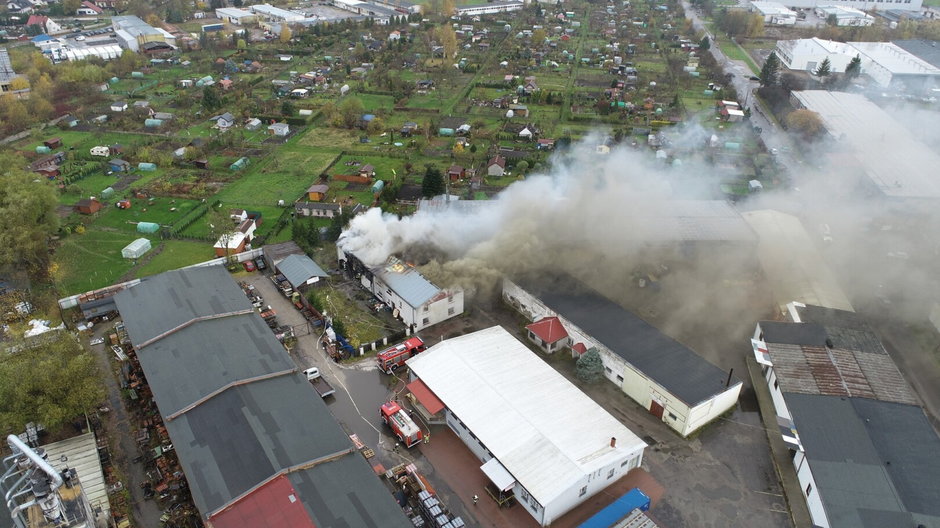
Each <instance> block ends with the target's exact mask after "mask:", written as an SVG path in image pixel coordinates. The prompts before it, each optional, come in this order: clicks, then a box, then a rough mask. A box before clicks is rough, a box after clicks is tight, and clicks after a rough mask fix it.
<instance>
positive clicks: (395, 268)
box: [336, 242, 464, 332]
mask: <svg viewBox="0 0 940 528" xmlns="http://www.w3.org/2000/svg"><path fill="white" fill-rule="evenodd" d="M336 253H337V258H338V259H339V265H340V267H341V268H342V269H344V270H346V274H347V275H348V276H349V277H351V278H353V279H356V280H358V281H359V282H360V284H362V287H363V288H365V289H366V290H368V291H369V292H370V293H372V295H375V297H376V298H378V299H379V300H380V301H382V302H383V303H385V304H386V305H387V306H388V307H389V308H391V309H392V313H393V315H394V316H395V317H396V318H398V319H400V320H401V321H402V322H403V323H405V325H406V326H408V327H409V328H410V329H411V331H413V332H417V331H418V330H422V329H424V328H427V327H429V326H432V325H435V324H437V323H439V322H441V321H445V320H447V319H450V318H451V317H456V316H458V315H460V314H462V313H463V304H464V297H463V290H462V289H460V288H457V287H454V288H440V287H438V286H435V285H434V284H432V283H431V281H429V280H428V279H426V278H425V277H424V275H422V274H421V272H419V271H418V270H417V269H416V268H415V267H414V266H412V265H411V264H408V263H406V262H402V261H401V260H399V259H398V258H396V257H389V258H388V260H386V261H385V262H383V263H381V264H379V265H372V266H370V265H368V264H366V263H365V262H364V261H363V260H361V259H360V258H359V257H358V256H357V255H356V252H355V251H353V250H351V249H349V250H347V249H344V246H343V244H342V242H340V243H338V244H337V245H336Z"/></svg>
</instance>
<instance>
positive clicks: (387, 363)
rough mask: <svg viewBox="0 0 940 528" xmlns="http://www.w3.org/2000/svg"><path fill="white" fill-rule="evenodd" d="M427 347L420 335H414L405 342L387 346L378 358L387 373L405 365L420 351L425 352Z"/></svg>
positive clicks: (381, 367)
mask: <svg viewBox="0 0 940 528" xmlns="http://www.w3.org/2000/svg"><path fill="white" fill-rule="evenodd" d="M425 350H426V347H425V346H424V341H422V340H421V338H420V337H417V336H415V337H412V338H410V339H408V340H407V341H405V342H404V343H401V344H398V345H395V346H393V347H391V348H387V349H385V350H383V351H382V352H379V355H378V356H376V360H377V361H378V363H379V369H381V370H382V372H384V373H386V374H391V373H392V371H393V370H395V369H397V368H398V367H401V366H404V365H405V361H407V360H408V358H410V357H411V356H414V355H415V354H417V353H419V352H424V351H425Z"/></svg>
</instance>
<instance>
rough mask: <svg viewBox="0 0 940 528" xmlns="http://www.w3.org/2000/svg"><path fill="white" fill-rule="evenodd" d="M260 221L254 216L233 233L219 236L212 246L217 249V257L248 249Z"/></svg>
mask: <svg viewBox="0 0 940 528" xmlns="http://www.w3.org/2000/svg"><path fill="white" fill-rule="evenodd" d="M257 227H258V223H257V222H255V220H254V219H253V218H249V219H247V220H245V221H243V222H241V223H240V224H238V226H237V227H236V228H235V231H234V232H232V233H224V234H222V235H221V236H219V239H218V240H216V242H215V244H213V245H212V248H213V249H214V250H215V256H216V257H225V256H228V255H234V254H237V253H242V252H244V251H246V250H247V249H249V248H248V245H249V244H251V239H252V238H253V236H254V234H255V229H257Z"/></svg>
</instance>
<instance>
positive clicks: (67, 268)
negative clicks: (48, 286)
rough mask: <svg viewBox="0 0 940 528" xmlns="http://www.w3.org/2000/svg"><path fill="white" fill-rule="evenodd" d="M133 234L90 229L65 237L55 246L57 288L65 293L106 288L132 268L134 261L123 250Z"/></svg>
mask: <svg viewBox="0 0 940 528" xmlns="http://www.w3.org/2000/svg"><path fill="white" fill-rule="evenodd" d="M137 238H140V237H139V236H137V235H135V234H133V233H113V232H110V231H98V230H95V229H90V230H88V231H87V232H86V233H85V234H83V235H78V234H73V235H70V236H68V237H66V238H65V239H64V240H63V241H62V243H61V244H60V245H59V247H58V248H57V249H56V252H55V256H54V257H53V262H54V263H55V264H56V267H57V268H58V272H57V273H55V275H56V278H57V282H58V287H59V290H60V292H61V293H62V294H63V295H72V294H76V293H82V292H86V291H89V290H95V289H98V288H103V287H105V286H108V285H109V284H113V283H114V282H116V281H117V280H118V279H119V278H120V277H121V275H123V274H124V273H127V272H128V271H130V269H131V267H132V266H133V263H132V262H131V261H130V260H127V259H125V258H123V257H122V256H121V249H123V248H124V246H126V245H128V244H130V243H131V242H132V241H134V240H135V239H137Z"/></svg>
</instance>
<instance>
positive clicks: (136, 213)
mask: <svg viewBox="0 0 940 528" xmlns="http://www.w3.org/2000/svg"><path fill="white" fill-rule="evenodd" d="M199 203H200V202H199V201H198V200H183V199H180V198H163V197H155V198H153V200H152V201H149V202H148V201H147V200H136V199H133V198H131V208H130V209H118V208H117V207H115V206H113V205H111V206H107V207H105V208H104V209H102V210H101V212H100V213H98V218H97V219H96V220H95V226H96V227H107V228H112V229H120V230H123V231H130V232H136V230H137V223H138V222H152V223H155V224H160V225H161V226H163V227H169V226H172V225H173V224H175V223H176V222H178V221H179V220H180V219H182V218H183V217H184V216H185V215H186V213H188V212H189V211H191V210H192V209H193V208H195V207H196V206H197V205H199Z"/></svg>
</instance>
